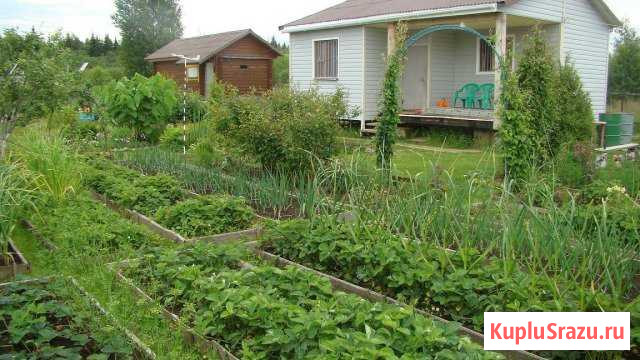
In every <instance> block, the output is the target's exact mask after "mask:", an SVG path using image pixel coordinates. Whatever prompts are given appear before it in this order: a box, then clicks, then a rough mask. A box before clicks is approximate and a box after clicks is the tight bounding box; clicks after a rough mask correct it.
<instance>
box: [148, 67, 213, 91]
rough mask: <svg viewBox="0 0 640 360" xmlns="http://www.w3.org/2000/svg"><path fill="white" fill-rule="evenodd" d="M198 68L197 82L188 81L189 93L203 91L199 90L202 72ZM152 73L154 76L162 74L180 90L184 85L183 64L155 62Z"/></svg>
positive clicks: (202, 79)
mask: <svg viewBox="0 0 640 360" xmlns="http://www.w3.org/2000/svg"><path fill="white" fill-rule="evenodd" d="M200 68H201V69H200V79H199V81H189V82H188V83H187V89H189V91H194V92H196V91H197V92H200V93H202V91H203V90H202V89H201V88H200V84H201V83H203V82H204V72H203V70H202V66H201V67H200ZM153 72H154V74H162V75H163V76H164V77H166V78H167V79H173V80H174V81H175V82H176V84H178V87H179V88H180V89H181V90H182V87H183V85H184V64H176V61H175V60H170V61H162V62H156V63H153Z"/></svg>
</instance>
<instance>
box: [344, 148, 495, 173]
mask: <svg viewBox="0 0 640 360" xmlns="http://www.w3.org/2000/svg"><path fill="white" fill-rule="evenodd" d="M343 144H344V151H343V152H342V153H341V155H340V156H339V157H338V159H339V160H341V161H345V162H351V161H354V159H355V160H356V161H358V162H359V163H360V164H361V165H365V166H366V167H370V168H375V166H376V165H375V162H376V155H375V146H374V145H373V142H372V141H370V140H360V141H358V142H357V144H356V145H354V143H350V144H347V143H343ZM403 145H405V143H400V144H399V145H398V146H396V147H395V148H394V157H393V159H392V161H391V163H392V167H393V173H394V174H395V175H397V176H404V177H416V176H418V177H423V176H424V177H433V176H434V175H444V174H448V175H449V176H451V178H452V179H454V180H464V178H465V175H468V174H470V173H473V172H476V173H481V174H483V175H485V176H490V177H498V176H501V175H502V174H503V170H502V158H501V156H499V155H498V154H497V153H496V152H495V151H492V150H491V149H487V150H485V151H479V152H466V151H463V152H457V151H456V150H455V149H454V150H451V151H450V150H448V149H437V148H426V147H425V148H420V147H417V146H411V145H410V144H406V145H407V146H403Z"/></svg>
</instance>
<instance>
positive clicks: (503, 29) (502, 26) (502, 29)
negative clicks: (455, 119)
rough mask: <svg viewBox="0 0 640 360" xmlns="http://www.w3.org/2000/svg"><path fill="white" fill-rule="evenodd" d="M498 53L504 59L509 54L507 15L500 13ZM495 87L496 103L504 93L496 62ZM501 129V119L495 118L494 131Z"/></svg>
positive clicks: (500, 74)
mask: <svg viewBox="0 0 640 360" xmlns="http://www.w3.org/2000/svg"><path fill="white" fill-rule="evenodd" d="M496 51H497V52H498V54H499V55H500V56H501V57H502V58H503V59H504V56H505V55H506V54H507V14H503V13H500V14H498V15H497V17H496ZM495 85H496V90H495V93H494V95H493V98H494V102H496V103H497V101H498V100H499V99H500V94H501V93H502V68H501V67H500V66H499V64H498V63H497V61H496V70H495ZM499 128H500V119H499V118H497V117H496V118H495V120H494V122H493V129H494V130H498V129H499Z"/></svg>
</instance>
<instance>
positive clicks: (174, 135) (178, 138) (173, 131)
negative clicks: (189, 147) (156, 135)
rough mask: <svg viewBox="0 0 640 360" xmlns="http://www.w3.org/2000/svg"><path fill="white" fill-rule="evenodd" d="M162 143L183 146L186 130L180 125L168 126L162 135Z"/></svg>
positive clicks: (174, 146)
mask: <svg viewBox="0 0 640 360" xmlns="http://www.w3.org/2000/svg"><path fill="white" fill-rule="evenodd" d="M160 145H164V146H168V147H172V148H182V147H183V146H184V145H185V143H184V130H183V129H182V127H178V126H167V128H166V129H164V133H162V136H160Z"/></svg>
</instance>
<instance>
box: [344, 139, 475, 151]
mask: <svg viewBox="0 0 640 360" xmlns="http://www.w3.org/2000/svg"><path fill="white" fill-rule="evenodd" d="M339 139H340V140H342V141H345V142H350V143H356V144H363V145H364V144H368V143H370V142H371V141H369V140H364V139H354V138H346V137H341V138H339ZM396 146H399V147H403V148H408V149H413V150H422V151H433V152H442V153H449V154H481V153H482V150H475V149H450V148H441V147H436V146H427V145H415V144H407V143H397V144H396Z"/></svg>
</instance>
